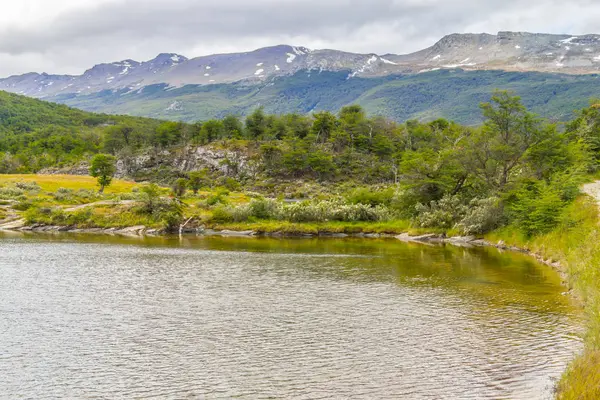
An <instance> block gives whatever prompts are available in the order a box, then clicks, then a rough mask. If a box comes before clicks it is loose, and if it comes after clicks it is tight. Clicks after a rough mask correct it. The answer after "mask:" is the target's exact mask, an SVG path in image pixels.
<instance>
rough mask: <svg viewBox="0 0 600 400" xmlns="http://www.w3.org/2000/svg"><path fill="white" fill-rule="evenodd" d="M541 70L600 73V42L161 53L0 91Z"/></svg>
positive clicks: (16, 81) (536, 40)
mask: <svg viewBox="0 0 600 400" xmlns="http://www.w3.org/2000/svg"><path fill="white" fill-rule="evenodd" d="M453 68H461V69H464V70H489V69H495V70H506V71H541V72H560V73H568V74H588V73H599V72H600V35H593V34H590V35H575V36H573V35H550V34H538V33H528V32H508V31H501V32H498V34H496V35H492V34H487V33H480V34H478V33H466V34H456V33H455V34H451V35H447V36H445V37H443V38H442V39H440V40H439V41H438V42H437V43H435V44H434V45H433V46H431V47H429V48H426V49H423V50H421V51H418V52H415V53H411V54H406V55H395V54H386V55H384V56H380V55H377V54H373V53H369V54H356V53H348V52H343V51H338V50H311V49H308V48H306V47H301V46H290V45H286V44H282V45H277V46H271V47H265V48H261V49H257V50H254V51H249V52H244V53H233V54H215V55H209V56H202V57H196V58H192V59H188V58H187V57H185V56H182V55H180V54H176V53H161V54H159V55H157V56H156V57H155V58H153V59H151V60H148V61H144V62H138V61H134V60H131V59H126V60H122V61H118V62H112V63H103V64H98V65H95V66H94V67H92V68H90V69H88V70H86V71H85V72H84V73H83V74H82V75H80V76H69V75H49V74H42V75H40V74H36V73H30V74H24V75H20V76H12V77H9V78H6V79H0V89H3V90H8V91H11V92H16V93H20V94H25V95H29V96H34V97H52V96H59V95H80V94H91V93H96V92H100V91H103V90H107V89H109V90H113V91H119V90H125V91H126V92H129V91H134V90H139V89H142V88H143V87H145V86H149V85H153V84H164V87H165V88H172V87H181V86H184V85H190V84H191V85H210V84H217V83H232V82H237V81H247V82H248V83H250V84H254V83H261V82H268V81H269V80H272V79H273V78H276V77H281V76H286V75H292V74H295V73H297V72H298V71H303V70H306V71H307V73H308V74H312V73H320V72H322V71H333V72H338V71H343V72H347V73H348V75H347V76H348V79H351V78H356V77H363V78H368V77H374V76H385V75H393V74H414V73H421V72H427V71H432V70H437V69H453Z"/></svg>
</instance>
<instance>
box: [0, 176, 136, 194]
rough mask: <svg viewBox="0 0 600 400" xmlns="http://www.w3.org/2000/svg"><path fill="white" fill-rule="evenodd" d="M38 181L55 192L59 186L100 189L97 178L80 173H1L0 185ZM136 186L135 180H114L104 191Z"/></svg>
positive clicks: (43, 188)
mask: <svg viewBox="0 0 600 400" xmlns="http://www.w3.org/2000/svg"><path fill="white" fill-rule="evenodd" d="M20 181H24V182H36V183H37V184H38V185H39V186H40V187H41V188H42V190H43V191H45V192H55V191H56V190H58V189H59V188H65V189H73V190H77V189H92V190H98V183H97V181H96V178H94V177H91V176H79V175H5V174H0V185H2V184H5V183H13V182H20ZM134 186H136V183H135V182H131V181H123V180H119V179H115V180H113V182H112V184H111V185H110V186H109V187H107V188H106V189H105V190H104V192H105V193H106V194H119V193H126V192H131V189H133V187H134Z"/></svg>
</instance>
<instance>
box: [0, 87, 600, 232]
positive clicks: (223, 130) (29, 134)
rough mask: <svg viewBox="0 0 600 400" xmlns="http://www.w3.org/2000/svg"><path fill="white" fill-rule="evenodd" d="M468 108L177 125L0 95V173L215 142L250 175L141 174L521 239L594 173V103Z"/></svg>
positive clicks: (502, 97)
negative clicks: (564, 111)
mask: <svg viewBox="0 0 600 400" xmlns="http://www.w3.org/2000/svg"><path fill="white" fill-rule="evenodd" d="M481 112H482V115H483V118H484V121H485V122H484V123H483V125H481V126H477V127H470V126H463V125H459V124H457V123H454V122H451V121H447V120H444V119H437V120H433V121H429V122H420V121H414V120H411V121H406V122H404V123H398V122H394V121H391V120H389V119H385V118H382V117H377V116H374V117H369V116H368V115H366V113H365V111H364V110H363V109H362V108H361V107H360V106H357V105H351V106H346V107H343V108H342V109H341V110H340V111H339V113H337V114H334V113H331V112H326V111H323V112H315V113H313V114H311V115H299V114H286V115H268V114H265V112H264V111H263V109H262V108H257V109H256V110H255V111H254V112H253V113H252V114H250V115H249V116H248V117H247V118H245V119H241V118H239V117H237V116H234V115H230V116H227V117H225V118H223V119H220V120H216V119H215V120H208V121H203V122H197V123H194V124H185V123H181V122H170V121H158V120H151V119H144V118H137V117H127V116H108V115H100V114H92V113H87V112H83V111H79V110H74V109H70V108H67V107H65V106H60V105H55V104H51V103H46V102H41V101H37V100H31V99H26V98H24V97H21V96H15V95H9V94H6V93H0V113H1V114H0V173H36V172H39V171H40V170H42V169H44V168H48V167H58V166H65V165H71V164H74V163H76V162H81V161H89V160H90V159H91V157H92V156H93V155H95V154H99V153H106V154H111V155H114V156H116V158H117V159H119V158H124V157H131V156H132V155H136V154H145V153H147V152H151V151H154V152H155V151H159V150H170V151H173V150H174V149H180V148H189V147H197V146H208V147H210V146H218V147H219V148H225V149H227V150H229V151H233V152H238V153H240V154H243V155H244V156H245V157H247V158H248V159H249V160H250V161H251V162H252V163H253V165H254V167H255V169H256V170H257V171H258V174H256V175H254V176H246V175H243V174H240V173H237V174H233V175H232V176H230V177H224V176H220V175H222V172H221V171H219V170H216V171H215V170H210V169H203V170H201V171H193V172H189V171H188V172H186V171H175V172H172V173H171V174H167V175H159V174H157V175H156V177H155V178H154V179H155V180H159V181H160V182H159V183H163V184H169V185H175V184H178V185H179V186H181V185H189V184H190V183H191V182H190V178H192V180H196V181H200V183H198V182H197V183H196V185H198V184H201V185H208V186H210V187H213V188H214V187H216V186H222V185H223V184H224V182H225V186H228V188H229V189H232V188H233V189H236V188H238V187H239V188H246V189H248V190H249V189H252V190H258V191H261V190H260V189H261V188H264V185H263V186H261V182H265V181H269V182H291V183H292V184H294V182H318V184H319V185H320V187H321V188H322V190H321V192H320V193H318V195H316V196H311V195H306V193H302V184H298V185H297V186H298V191H297V192H295V193H291V194H287V196H284V195H283V194H281V195H280V197H294V198H307V197H316V198H313V199H311V200H313V202H315V201H321V200H327V201H338V200H336V199H337V198H338V197H339V198H340V199H339V201H341V202H342V203H344V204H350V205H357V204H360V205H364V206H367V207H371V208H372V209H375V208H378V209H379V210H383V209H384V210H385V212H383V213H382V215H385V217H381V216H373V215H370V214H369V213H365V215H364V216H363V217H358V219H359V220H360V219H364V220H373V219H375V220H380V219H410V220H412V221H413V222H414V224H415V226H418V227H421V228H441V229H458V230H459V231H460V232H462V233H464V234H481V233H485V232H488V231H491V230H493V229H496V228H498V227H499V226H504V225H509V224H517V225H518V226H519V227H520V229H521V230H522V231H523V232H524V233H525V234H527V235H529V236H531V235H535V234H539V233H544V232H547V231H549V230H551V229H552V228H553V227H554V226H556V224H557V223H558V222H559V217H560V215H561V211H562V210H563V209H564V208H565V207H567V206H568V205H569V204H570V203H572V202H573V201H574V200H575V198H576V197H577V195H578V194H579V186H580V184H581V183H582V182H583V180H584V179H585V177H586V176H589V175H590V174H594V173H595V172H596V170H597V168H598V161H599V159H600V126H599V123H600V114H599V112H600V111H599V106H598V105H596V104H595V103H592V104H591V105H590V107H588V108H585V109H583V110H581V111H579V112H577V113H576V114H575V115H574V119H573V120H572V121H571V122H568V123H565V124H557V123H550V122H548V121H545V120H543V119H540V118H537V117H536V116H535V115H533V114H532V113H530V112H529V111H528V110H527V109H526V108H525V107H524V106H523V105H522V103H521V100H520V98H519V97H516V96H514V95H513V94H512V93H509V92H505V91H497V92H494V93H493V94H492V96H491V99H490V101H489V102H487V103H482V104H481ZM233 169H234V170H235V168H233ZM150 179H152V177H150ZM177 182H178V183H177ZM186 182H187V183H186ZM257 188H258V189H257ZM340 188H341V189H340ZM269 194H270V195H275V196H277V195H278V193H276V192H275V193H269ZM271 197H272V196H271ZM334 197H335V198H334ZM222 206H223V207H222V209H221V210H220V211H219V212H218V213H217V214H219V215H220V218H221V219H223V220H230V221H236V222H245V221H246V220H248V218H250V219H251V218H252V214H251V213H250V214H249V213H248V212H247V211H245V212H240V210H237V211H236V210H233V209H232V207H231V206H228V205H225V204H224V205H222ZM265 207H266V206H265ZM265 207H263V208H265ZM281 207H285V206H283V205H278V204H273V205H271V206H268V207H266V208H267V209H271V210H272V212H271V214H268V213H267V214H265V213H264V212H263V213H262V214H261V215H259V217H261V218H262V219H288V217H286V216H285V214H286V213H285V212H283V211H281V210H279V211H277V210H278V209H279V208H281ZM313 211H314V210H313ZM307 214H311V212H308V211H307ZM312 214H314V212H312ZM282 215H283V216H282ZM295 218H296V219H297V220H298V221H300V220H302V218H301V217H295ZM329 218H331V216H328V215H327V213H323V215H322V216H321V217H317V216H313V217H312V219H313V220H327V219H329ZM305 219H307V220H311V218H309V217H306V218H305ZM334 219H335V218H334ZM342 219H343V218H342Z"/></svg>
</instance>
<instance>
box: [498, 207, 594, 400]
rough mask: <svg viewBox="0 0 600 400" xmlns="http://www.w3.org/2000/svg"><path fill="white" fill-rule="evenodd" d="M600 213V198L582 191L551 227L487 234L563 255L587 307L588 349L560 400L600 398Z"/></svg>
mask: <svg viewBox="0 0 600 400" xmlns="http://www.w3.org/2000/svg"><path fill="white" fill-rule="evenodd" d="M599 223H600V219H599V217H598V206H597V204H596V203H595V202H594V201H593V200H592V199H591V198H588V197H585V196H582V197H580V198H578V199H577V200H576V201H575V202H574V203H573V204H571V205H570V206H568V207H567V208H566V209H565V210H564V211H563V212H562V213H561V215H560V218H559V222H558V226H557V227H556V228H555V229H553V230H552V231H551V232H549V233H547V234H544V235H540V236H537V237H534V238H530V239H528V238H527V237H526V236H525V235H524V234H523V233H521V231H520V230H518V229H516V228H515V227H506V228H503V229H501V230H499V231H496V232H493V233H491V234H489V235H487V239H488V240H491V241H496V240H503V241H505V242H506V243H510V244H512V245H516V246H519V247H524V248H528V249H530V250H531V251H532V252H534V253H537V254H539V255H540V256H542V257H543V258H545V259H550V260H552V261H558V262H560V264H561V265H562V267H563V268H564V271H563V272H565V273H566V276H567V279H568V283H569V286H570V287H571V288H572V289H573V290H574V291H575V293H576V295H577V296H578V297H580V298H581V300H582V302H583V304H584V306H585V311H586V317H587V330H586V335H585V349H584V352H583V353H582V354H581V355H579V356H578V357H577V358H576V359H575V360H574V361H573V362H572V363H571V365H570V366H569V368H568V370H567V371H566V372H565V374H564V375H563V377H562V379H561V381H560V383H559V385H558V387H557V390H558V393H557V398H558V399H560V400H575V399H577V400H579V399H581V400H583V399H590V400H592V399H600V226H599Z"/></svg>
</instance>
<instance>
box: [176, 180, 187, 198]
mask: <svg viewBox="0 0 600 400" xmlns="http://www.w3.org/2000/svg"><path fill="white" fill-rule="evenodd" d="M188 184H189V181H188V180H187V179H185V178H179V179H177V180H176V181H175V183H173V188H172V189H173V194H174V195H175V197H177V198H179V197H182V196H183V195H185V192H186V190H187V188H188Z"/></svg>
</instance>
